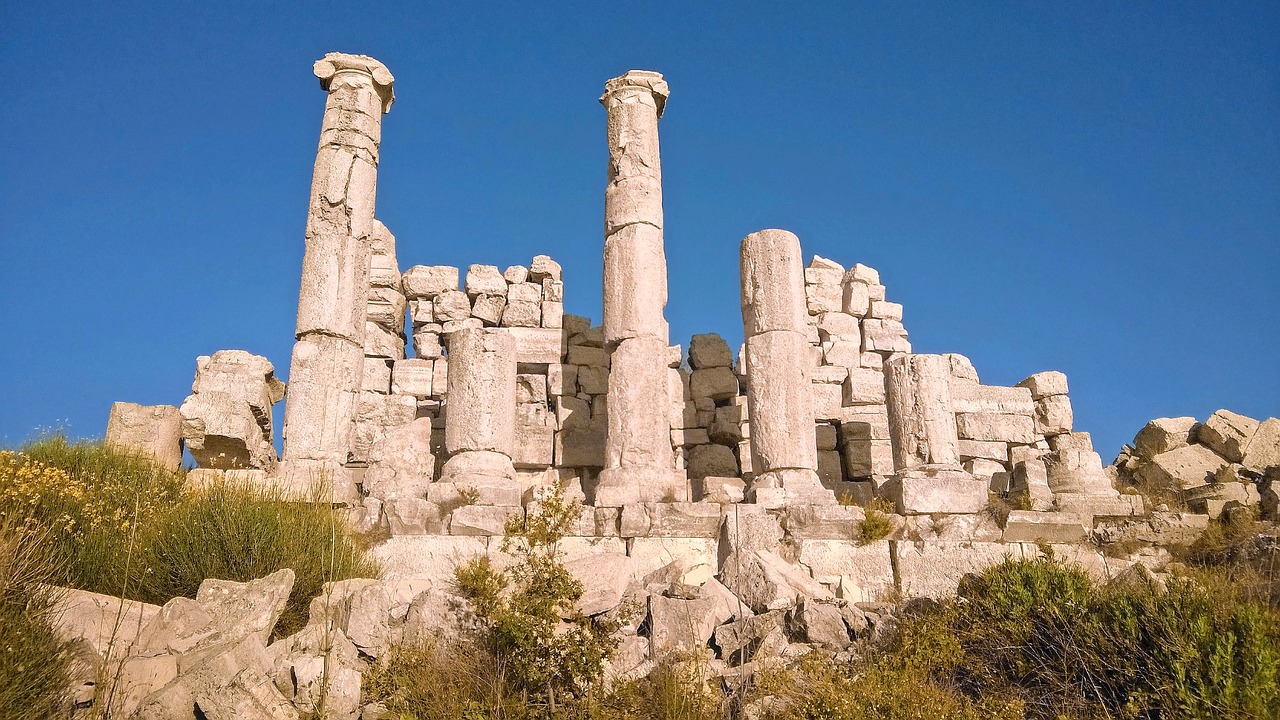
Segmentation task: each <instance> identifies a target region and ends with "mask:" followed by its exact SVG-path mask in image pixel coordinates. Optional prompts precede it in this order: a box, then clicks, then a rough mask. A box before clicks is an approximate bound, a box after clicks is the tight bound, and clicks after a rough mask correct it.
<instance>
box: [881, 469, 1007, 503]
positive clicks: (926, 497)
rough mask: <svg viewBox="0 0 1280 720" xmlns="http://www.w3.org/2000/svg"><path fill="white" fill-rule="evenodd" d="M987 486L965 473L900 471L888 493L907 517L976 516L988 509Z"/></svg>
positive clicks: (982, 481)
mask: <svg viewBox="0 0 1280 720" xmlns="http://www.w3.org/2000/svg"><path fill="white" fill-rule="evenodd" d="M988 484H989V483H988V482H987V481H986V480H983V479H981V478H975V477H974V476H972V475H970V474H969V473H967V472H964V471H963V470H958V469H957V470H946V469H932V468H930V469H915V470H906V471H900V472H899V473H898V475H896V476H894V479H893V481H892V483H891V484H890V485H889V486H887V489H886V491H887V493H888V494H889V495H890V496H891V497H893V499H894V500H895V501H896V502H897V504H898V512H900V513H902V514H904V515H927V514H929V513H976V512H982V511H983V510H985V509H986V508H987V492H988V489H987V488H988Z"/></svg>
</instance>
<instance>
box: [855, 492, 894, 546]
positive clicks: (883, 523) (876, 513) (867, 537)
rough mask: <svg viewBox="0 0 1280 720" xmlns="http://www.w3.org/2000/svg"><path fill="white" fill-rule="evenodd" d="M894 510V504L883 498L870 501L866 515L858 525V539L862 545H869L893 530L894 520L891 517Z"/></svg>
mask: <svg viewBox="0 0 1280 720" xmlns="http://www.w3.org/2000/svg"><path fill="white" fill-rule="evenodd" d="M893 510H894V508H893V505H892V504H891V503H889V502H888V501H887V500H883V499H881V498H876V499H875V500H872V501H871V502H870V503H868V504H867V508H866V517H865V518H863V520H862V524H861V525H859V526H858V537H857V538H856V539H857V541H858V542H859V543H860V544H862V545H868V544H870V543H873V542H875V541H877V540H882V539H884V538H886V537H888V536H889V533H891V532H893V521H892V520H890V519H889V516H890V514H892V513H893Z"/></svg>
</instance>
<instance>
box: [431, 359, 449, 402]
mask: <svg viewBox="0 0 1280 720" xmlns="http://www.w3.org/2000/svg"><path fill="white" fill-rule="evenodd" d="M448 394H449V361H448V360H447V359H445V358H436V359H435V360H433V361H431V396H432V397H438V398H443V397H444V396H446V395H448Z"/></svg>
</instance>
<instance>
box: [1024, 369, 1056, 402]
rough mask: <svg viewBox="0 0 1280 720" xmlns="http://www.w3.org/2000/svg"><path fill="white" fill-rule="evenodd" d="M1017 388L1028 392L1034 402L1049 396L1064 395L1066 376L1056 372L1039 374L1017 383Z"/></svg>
mask: <svg viewBox="0 0 1280 720" xmlns="http://www.w3.org/2000/svg"><path fill="white" fill-rule="evenodd" d="M1018 387H1024V388H1027V389H1028V390H1030V391H1031V396H1032V397H1033V398H1035V399H1036V400H1039V399H1041V398H1046V397H1049V396H1050V395H1066V394H1067V376H1066V375H1065V374H1063V373H1060V372H1058V371H1057V370H1049V371H1047V372H1040V373H1036V374H1035V375H1032V376H1031V377H1028V378H1027V379H1026V380H1023V381H1022V382H1020V383H1018Z"/></svg>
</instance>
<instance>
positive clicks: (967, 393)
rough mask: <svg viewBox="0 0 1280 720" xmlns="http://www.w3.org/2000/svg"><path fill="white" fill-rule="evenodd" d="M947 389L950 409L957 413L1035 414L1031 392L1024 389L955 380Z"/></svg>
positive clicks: (1034, 404)
mask: <svg viewBox="0 0 1280 720" xmlns="http://www.w3.org/2000/svg"><path fill="white" fill-rule="evenodd" d="M949 387H950V390H951V406H952V409H953V410H955V411H956V412H958V413H978V412H987V413H997V414H1001V415H1031V414H1032V413H1034V412H1035V408H1036V403H1035V401H1034V400H1032V398H1031V391H1030V390H1028V389H1027V388H1025V387H1001V386H999V385H982V384H980V383H977V382H970V381H967V380H955V379H953V380H952V382H951V383H950V384H949Z"/></svg>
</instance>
